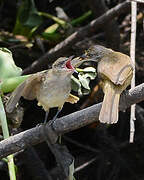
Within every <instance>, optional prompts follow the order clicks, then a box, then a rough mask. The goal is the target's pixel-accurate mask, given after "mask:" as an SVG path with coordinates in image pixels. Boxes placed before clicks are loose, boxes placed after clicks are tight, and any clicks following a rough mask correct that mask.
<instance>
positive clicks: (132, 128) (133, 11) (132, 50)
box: [129, 2, 137, 143]
mask: <svg viewBox="0 0 144 180" xmlns="http://www.w3.org/2000/svg"><path fill="white" fill-rule="evenodd" d="M136 15H137V3H136V2H131V43H130V57H131V59H132V61H133V64H134V71H133V78H132V82H131V88H134V87H135V46H136ZM135 108H136V105H135V104H134V105H132V106H131V115H130V139H129V142H130V143H133V141H134V133H135V125H134V121H135V120H136V117H135Z"/></svg>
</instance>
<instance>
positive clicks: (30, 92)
mask: <svg viewBox="0 0 144 180" xmlns="http://www.w3.org/2000/svg"><path fill="white" fill-rule="evenodd" d="M44 73H47V71H42V72H39V73H36V74H32V75H31V76H30V77H29V78H28V79H26V80H25V81H24V82H23V83H21V84H20V85H19V86H18V87H17V88H16V89H15V90H14V91H13V93H12V94H11V96H10V98H9V100H8V102H7V104H6V111H7V112H8V113H10V112H12V111H13V110H14V107H15V106H16V104H17V102H18V101H19V99H20V97H21V96H23V97H24V98H25V99H28V100H33V99H35V98H36V89H37V88H38V86H39V85H40V82H42V81H43V76H44Z"/></svg>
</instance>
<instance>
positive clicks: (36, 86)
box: [6, 57, 79, 121]
mask: <svg viewBox="0 0 144 180" xmlns="http://www.w3.org/2000/svg"><path fill="white" fill-rule="evenodd" d="M71 59H72V57H70V58H67V57H61V58H59V59H58V60H56V61H55V62H54V63H53V65H52V69H49V70H45V71H42V72H38V73H35V74H32V75H31V76H30V77H29V78H28V79H26V80H25V81H24V82H23V83H21V84H20V85H19V86H18V87H17V88H16V89H15V90H14V92H13V93H12V95H11V97H10V99H9V101H8V103H7V105H6V111H7V112H9V113H10V112H12V111H13V109H14V107H15V106H16V104H17V102H18V101H19V99H20V97H21V96H23V97H24V98H25V99H28V100H33V99H37V101H38V105H39V106H42V107H43V109H44V110H45V111H46V116H45V121H46V120H47V116H48V112H49V109H50V108H53V107H58V112H57V114H56V116H55V118H56V117H57V115H58V113H59V112H60V110H61V109H62V107H63V105H64V103H65V102H70V103H76V102H77V101H78V100H79V98H78V97H76V96H73V95H71V94H70V91H71V76H72V74H73V73H74V71H75V68H74V67H73V66H72V64H71Z"/></svg>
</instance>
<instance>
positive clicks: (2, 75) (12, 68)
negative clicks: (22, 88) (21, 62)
mask: <svg viewBox="0 0 144 180" xmlns="http://www.w3.org/2000/svg"><path fill="white" fill-rule="evenodd" d="M21 73H22V69H21V68H19V67H17V66H16V65H15V62H14V60H13V57H12V53H11V51H10V50H8V49H7V48H0V80H1V81H3V80H4V79H7V78H10V77H15V76H20V75H21Z"/></svg>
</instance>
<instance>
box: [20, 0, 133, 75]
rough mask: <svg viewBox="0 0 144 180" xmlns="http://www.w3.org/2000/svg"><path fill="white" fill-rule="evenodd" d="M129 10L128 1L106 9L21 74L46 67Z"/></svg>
mask: <svg viewBox="0 0 144 180" xmlns="http://www.w3.org/2000/svg"><path fill="white" fill-rule="evenodd" d="M129 10H130V2H129V1H126V2H124V3H121V4H119V5H117V6H115V7H114V8H112V9H110V10H108V11H107V12H106V13H104V14H103V15H102V16H100V17H99V18H97V19H94V20H93V21H91V22H90V23H89V24H88V25H86V26H84V27H82V28H80V29H79V30H78V31H76V32H74V33H73V34H71V35H70V36H69V37H68V38H66V39H65V40H64V41H62V42H61V43H59V44H57V45H56V46H55V47H54V48H52V49H50V50H49V51H48V52H47V53H46V54H45V55H44V56H42V57H40V58H39V59H38V60H36V61H34V62H33V63H32V64H31V65H30V66H29V67H27V68H26V69H24V71H23V74H30V73H34V72H36V71H40V70H42V69H44V68H45V67H47V64H48V63H49V62H52V61H54V60H55V59H57V58H58V57H60V56H61V55H62V54H63V53H64V52H66V51H67V50H69V49H70V48H71V47H72V45H74V44H75V43H76V42H78V41H80V40H82V39H83V38H85V37H86V36H88V35H90V34H91V33H92V32H94V31H95V30H98V29H99V28H101V27H102V26H103V25H105V24H106V23H108V22H110V21H111V20H112V19H113V18H115V17H117V16H119V15H120V14H122V13H124V12H128V11H129Z"/></svg>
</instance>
